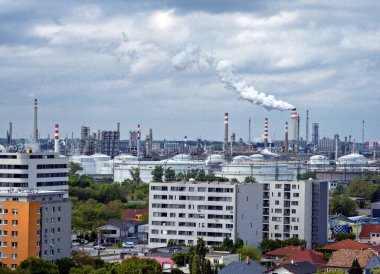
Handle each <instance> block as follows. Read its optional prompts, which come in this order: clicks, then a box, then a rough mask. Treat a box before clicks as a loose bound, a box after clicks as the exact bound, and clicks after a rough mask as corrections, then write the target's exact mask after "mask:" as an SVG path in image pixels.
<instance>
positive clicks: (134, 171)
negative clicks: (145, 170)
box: [129, 167, 141, 186]
mask: <svg viewBox="0 0 380 274" xmlns="http://www.w3.org/2000/svg"><path fill="white" fill-rule="evenodd" d="M129 172H130V174H131V177H132V181H133V182H134V183H135V184H136V186H139V185H140V183H141V177H140V169H139V168H136V167H132V168H131V170H130V171H129Z"/></svg>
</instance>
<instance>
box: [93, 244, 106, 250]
mask: <svg viewBox="0 0 380 274" xmlns="http://www.w3.org/2000/svg"><path fill="white" fill-rule="evenodd" d="M94 249H95V250H105V249H106V248H105V247H104V246H102V245H96V246H94Z"/></svg>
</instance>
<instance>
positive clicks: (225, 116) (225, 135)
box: [224, 112, 228, 154]
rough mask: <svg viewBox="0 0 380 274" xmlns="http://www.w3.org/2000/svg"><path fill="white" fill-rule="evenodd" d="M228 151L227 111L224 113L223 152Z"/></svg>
mask: <svg viewBox="0 0 380 274" xmlns="http://www.w3.org/2000/svg"><path fill="white" fill-rule="evenodd" d="M227 151H228V113H227V112H226V113H225V114H224V153H225V154H226V153H227Z"/></svg>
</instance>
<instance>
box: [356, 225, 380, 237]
mask: <svg viewBox="0 0 380 274" xmlns="http://www.w3.org/2000/svg"><path fill="white" fill-rule="evenodd" d="M371 233H380V225H376V224H366V225H364V226H363V227H362V230H361V232H360V235H359V238H370V234H371Z"/></svg>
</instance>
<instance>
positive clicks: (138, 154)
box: [137, 124, 140, 160]
mask: <svg viewBox="0 0 380 274" xmlns="http://www.w3.org/2000/svg"><path fill="white" fill-rule="evenodd" d="M137 160H140V124H137Z"/></svg>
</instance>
